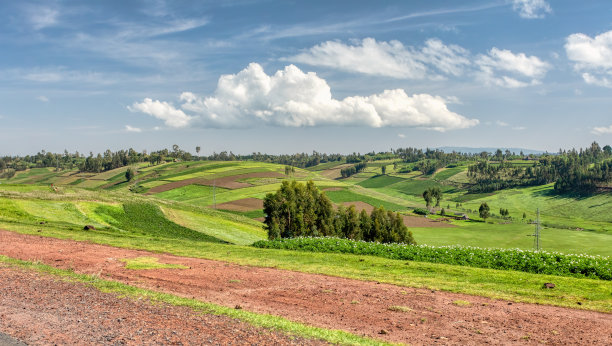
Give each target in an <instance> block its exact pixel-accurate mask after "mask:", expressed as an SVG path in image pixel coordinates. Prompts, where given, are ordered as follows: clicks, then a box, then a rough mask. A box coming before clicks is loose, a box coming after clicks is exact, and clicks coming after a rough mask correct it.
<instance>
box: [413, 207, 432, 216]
mask: <svg viewBox="0 0 612 346" xmlns="http://www.w3.org/2000/svg"><path fill="white" fill-rule="evenodd" d="M412 212H413V213H415V214H417V215H428V214H429V210H427V209H423V208H414V210H412Z"/></svg>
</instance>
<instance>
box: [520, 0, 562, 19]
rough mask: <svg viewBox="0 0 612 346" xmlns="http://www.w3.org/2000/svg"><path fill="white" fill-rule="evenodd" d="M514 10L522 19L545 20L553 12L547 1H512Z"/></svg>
mask: <svg viewBox="0 0 612 346" xmlns="http://www.w3.org/2000/svg"><path fill="white" fill-rule="evenodd" d="M512 8H513V9H514V10H515V11H517V12H518V13H519V16H521V18H527V19H537V18H544V17H545V16H546V14H548V13H551V12H552V8H551V7H550V5H549V4H548V3H547V2H546V1H545V0H512Z"/></svg>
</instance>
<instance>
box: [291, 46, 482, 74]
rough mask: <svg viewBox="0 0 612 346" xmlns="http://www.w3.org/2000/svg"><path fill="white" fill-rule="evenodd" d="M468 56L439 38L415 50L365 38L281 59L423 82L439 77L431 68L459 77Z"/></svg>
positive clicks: (460, 48)
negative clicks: (422, 80)
mask: <svg viewBox="0 0 612 346" xmlns="http://www.w3.org/2000/svg"><path fill="white" fill-rule="evenodd" d="M468 55H469V52H468V51H467V50H465V49H464V48H462V47H460V46H457V45H445V44H444V43H443V42H442V41H440V40H438V39H429V40H427V41H426V42H425V46H423V47H422V48H421V49H416V48H413V47H406V46H404V45H403V44H402V43H401V42H399V41H396V40H392V41H389V42H385V41H380V42H379V41H376V40H375V39H373V38H364V39H363V40H362V41H357V42H356V43H355V44H352V45H351V44H345V43H342V42H337V41H326V42H323V43H320V44H318V45H316V46H314V47H311V48H309V49H307V50H305V51H304V52H302V53H300V54H297V55H294V56H291V57H287V58H284V59H282V60H285V61H293V62H300V63H304V64H308V65H312V66H325V67H331V68H335V69H339V70H344V71H349V72H358V73H363V74H369V75H376V76H385V77H392V78H399V79H423V78H426V77H433V78H435V77H436V76H435V75H433V73H431V71H430V70H431V67H435V69H437V70H438V71H440V72H442V73H445V74H451V75H455V76H458V75H460V74H461V73H462V72H463V68H464V67H465V66H467V65H469V64H470V61H469V59H468V58H467V56H468Z"/></svg>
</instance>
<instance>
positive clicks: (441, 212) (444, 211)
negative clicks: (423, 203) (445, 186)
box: [440, 208, 446, 216]
mask: <svg viewBox="0 0 612 346" xmlns="http://www.w3.org/2000/svg"><path fill="white" fill-rule="evenodd" d="M440 215H442V216H444V215H446V210H444V208H442V210H440Z"/></svg>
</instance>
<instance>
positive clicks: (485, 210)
mask: <svg viewBox="0 0 612 346" xmlns="http://www.w3.org/2000/svg"><path fill="white" fill-rule="evenodd" d="M490 210H491V208H489V205H488V204H487V203H486V202H485V203H482V204H480V208H478V214H479V215H480V217H481V218H482V219H483V220H485V221H486V220H487V218H488V217H489V216H490V214H489V212H490Z"/></svg>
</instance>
